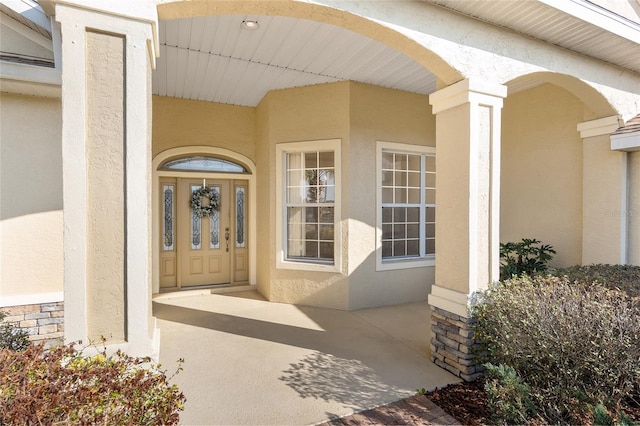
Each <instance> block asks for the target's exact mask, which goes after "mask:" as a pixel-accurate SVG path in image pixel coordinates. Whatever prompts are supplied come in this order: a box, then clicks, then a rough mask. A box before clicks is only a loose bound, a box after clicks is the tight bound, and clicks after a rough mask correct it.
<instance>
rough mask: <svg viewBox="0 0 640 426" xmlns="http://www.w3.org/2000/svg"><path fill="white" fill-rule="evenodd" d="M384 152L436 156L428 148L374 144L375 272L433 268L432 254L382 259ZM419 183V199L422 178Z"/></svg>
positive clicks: (398, 144)
mask: <svg viewBox="0 0 640 426" xmlns="http://www.w3.org/2000/svg"><path fill="white" fill-rule="evenodd" d="M384 151H388V152H394V153H405V154H414V155H432V156H435V155H436V149H435V148H434V147H430V146H422V145H411V144H403V143H395V142H384V141H377V142H376V271H389V270H395V269H407V268H423V267H429V266H435V264H436V260H435V255H433V254H430V255H424V256H422V257H407V258H399V259H385V260H383V259H382V153H383V152H384ZM436 173H437V171H436ZM421 174H422V175H424V170H422V171H421ZM421 182H422V183H421V185H420V186H421V188H420V193H421V197H423V196H424V187H425V185H424V178H423V179H422V180H421ZM421 200H422V198H421ZM422 204H423V205H424V202H422ZM422 210H424V209H421V215H420V226H421V227H423V226H424V223H425V216H424V213H423V212H422ZM436 226H437V224H436ZM421 239H422V238H421Z"/></svg>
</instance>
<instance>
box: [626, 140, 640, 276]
mask: <svg viewBox="0 0 640 426" xmlns="http://www.w3.org/2000/svg"><path fill="white" fill-rule="evenodd" d="M627 156H628V157H627V158H628V161H629V169H628V173H629V205H628V209H627V212H625V213H626V216H627V219H628V220H629V224H628V226H629V227H628V232H629V234H628V235H629V237H628V239H627V244H628V253H629V257H628V262H629V264H631V265H638V266H640V151H635V152H629V153H628V154H627Z"/></svg>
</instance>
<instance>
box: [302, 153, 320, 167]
mask: <svg viewBox="0 0 640 426" xmlns="http://www.w3.org/2000/svg"><path fill="white" fill-rule="evenodd" d="M304 168H305V169H317V168H318V153H317V152H306V153H305V154H304Z"/></svg>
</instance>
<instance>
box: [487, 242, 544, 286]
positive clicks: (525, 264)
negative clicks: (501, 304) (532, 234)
mask: <svg viewBox="0 0 640 426" xmlns="http://www.w3.org/2000/svg"><path fill="white" fill-rule="evenodd" d="M536 244H539V246H537V245H536ZM552 253H553V254H555V253H556V251H555V250H554V249H553V247H552V246H550V245H548V244H541V243H540V241H538V240H536V239H529V238H523V239H522V241H521V242H519V243H513V242H508V243H500V279H501V280H502V281H504V280H508V279H509V278H511V277H512V276H520V275H523V274H526V275H533V274H535V273H539V272H544V271H546V270H547V263H548V262H549V261H550V260H551V259H553V255H552Z"/></svg>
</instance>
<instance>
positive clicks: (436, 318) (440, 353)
mask: <svg viewBox="0 0 640 426" xmlns="http://www.w3.org/2000/svg"><path fill="white" fill-rule="evenodd" d="M474 322H475V320H474V319H471V318H464V317H461V316H459V315H456V314H452V313H451V312H447V311H445V310H443V309H440V308H436V307H434V306H432V307H431V331H432V338H431V361H433V362H434V363H435V364H436V365H438V366H439V367H442V368H444V369H445V370H447V371H449V372H451V373H453V374H455V375H456V376H458V377H460V378H462V379H463V380H465V381H471V380H475V379H477V378H478V377H480V376H482V374H483V371H484V368H483V367H482V366H480V365H477V364H476V363H475V361H474V358H475V357H474V355H473V354H472V353H471V352H472V350H473V347H474V344H475V342H474V340H473V330H472V329H471V325H472V324H473V323H474Z"/></svg>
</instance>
